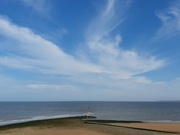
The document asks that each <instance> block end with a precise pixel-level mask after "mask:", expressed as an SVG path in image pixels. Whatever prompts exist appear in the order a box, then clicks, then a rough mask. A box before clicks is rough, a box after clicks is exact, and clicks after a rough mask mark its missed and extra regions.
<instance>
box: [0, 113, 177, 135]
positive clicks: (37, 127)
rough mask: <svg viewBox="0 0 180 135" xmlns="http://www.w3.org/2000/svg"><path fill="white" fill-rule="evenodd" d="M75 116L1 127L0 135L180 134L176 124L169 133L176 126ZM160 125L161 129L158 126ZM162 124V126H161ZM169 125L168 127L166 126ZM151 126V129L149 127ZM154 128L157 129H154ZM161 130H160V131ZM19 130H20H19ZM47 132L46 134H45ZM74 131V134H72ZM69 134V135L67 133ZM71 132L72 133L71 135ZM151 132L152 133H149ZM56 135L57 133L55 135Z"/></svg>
mask: <svg viewBox="0 0 180 135" xmlns="http://www.w3.org/2000/svg"><path fill="white" fill-rule="evenodd" d="M88 118H89V119H87V116H73V117H64V118H53V119H45V120H34V121H28V122H22V123H14V124H9V125H3V126H0V134H2V135H16V134H17V135H21V134H23V133H24V132H26V130H28V132H29V131H31V132H32V134H28V135H36V134H45V135H51V134H50V133H48V132H57V134H58V135H59V134H60V133H61V132H63V133H62V134H68V133H69V134H72V133H75V132H77V134H80V133H86V132H88V133H89V134H88V135H96V134H97V135H99V134H101V135H106V132H108V135H113V134H115V133H116V134H117V133H121V132H122V133H121V134H122V135H126V134H125V133H128V134H131V132H133V135H134V134H135V135H136V133H137V135H138V134H140V133H143V134H144V135H146V134H147V135H149V134H150V133H151V132H153V134H157V135H160V134H180V130H179V129H177V127H180V123H174V124H176V127H175V128H174V129H177V130H174V131H167V130H166V129H167V126H168V127H171V126H174V125H173V123H167V122H166V123H156V122H143V121H116V120H98V119H95V118H96V117H95V116H88ZM158 124H159V127H158V126H157V125H158ZM160 124H161V125H160ZM166 124H167V125H166ZM148 126H149V127H148ZM152 127H156V129H153V128H152ZM158 128H159V129H158ZM17 129H18V130H17ZM162 129H164V130H162ZM45 131H46V132H45ZM71 131H72V132H71ZM66 132H67V133H66ZM70 132H71V133H70ZM149 132H150V133H149ZM46 133H47V134H46ZM53 134H55V135H56V133H53Z"/></svg>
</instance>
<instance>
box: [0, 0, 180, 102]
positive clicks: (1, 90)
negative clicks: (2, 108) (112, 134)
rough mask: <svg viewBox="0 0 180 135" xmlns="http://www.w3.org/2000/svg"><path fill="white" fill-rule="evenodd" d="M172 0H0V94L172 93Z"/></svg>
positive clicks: (178, 24)
mask: <svg viewBox="0 0 180 135" xmlns="http://www.w3.org/2000/svg"><path fill="white" fill-rule="evenodd" d="M179 58H180V0H151V1H150V0H101V1H100V0H1V1H0V101H159V100H179V99H180V70H179V69H180V59H179Z"/></svg>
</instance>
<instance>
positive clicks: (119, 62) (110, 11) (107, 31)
mask: <svg viewBox="0 0 180 135" xmlns="http://www.w3.org/2000/svg"><path fill="white" fill-rule="evenodd" d="M119 6H120V7H119ZM130 6H131V1H116V0H109V1H108V2H107V5H106V6H105V8H104V10H103V11H101V12H100V13H99V15H98V17H97V18H96V19H94V20H93V21H92V22H91V23H90V25H89V27H88V28H87V31H86V34H85V37H86V46H87V50H86V51H88V53H89V56H90V57H91V60H92V61H94V62H95V63H96V64H97V65H99V66H100V67H102V69H103V71H104V72H106V73H110V74H114V75H116V76H119V78H129V77H131V76H133V75H137V74H141V73H144V72H148V71H151V70H155V69H159V68H161V67H163V66H164V65H165V61H163V60H158V59H157V58H155V57H154V56H149V57H148V56H145V55H139V54H138V53H137V52H135V51H133V50H123V49H122V48H121V47H120V44H121V42H122V41H123V40H122V37H121V36H120V35H116V36H115V37H112V36H110V35H112V34H111V32H112V31H113V30H114V29H115V28H117V27H119V26H120V24H121V23H122V22H124V21H125V18H126V12H127V10H128V9H129V8H130Z"/></svg>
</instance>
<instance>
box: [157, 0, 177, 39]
mask: <svg viewBox="0 0 180 135" xmlns="http://www.w3.org/2000/svg"><path fill="white" fill-rule="evenodd" d="M156 15H157V16H158V17H159V18H160V20H161V21H162V27H161V28H160V29H159V31H158V32H157V34H156V37H155V39H158V38H169V37H173V36H176V35H179V34H180V1H175V2H174V3H173V4H172V5H171V6H170V7H169V8H168V9H166V10H164V11H159V12H157V13H156Z"/></svg>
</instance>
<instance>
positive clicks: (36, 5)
mask: <svg viewBox="0 0 180 135" xmlns="http://www.w3.org/2000/svg"><path fill="white" fill-rule="evenodd" d="M21 1H22V2H23V3H24V4H25V5H26V6H28V7H31V8H32V9H33V10H34V11H36V12H37V13H38V14H40V15H46V14H48V13H49V12H50V9H51V7H50V3H48V1H47V0H21Z"/></svg>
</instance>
